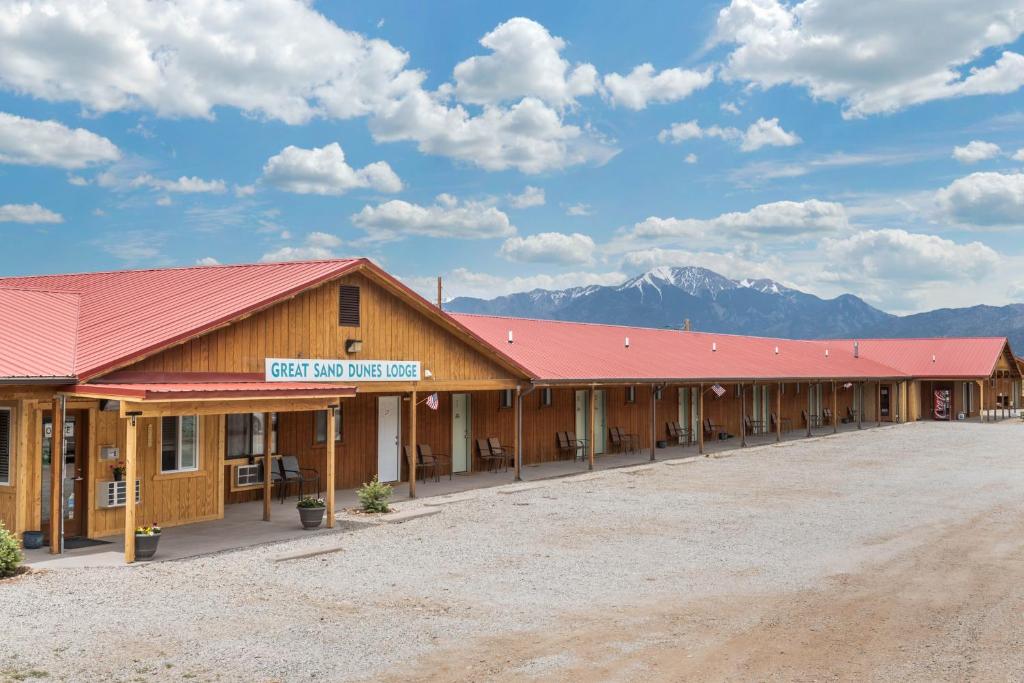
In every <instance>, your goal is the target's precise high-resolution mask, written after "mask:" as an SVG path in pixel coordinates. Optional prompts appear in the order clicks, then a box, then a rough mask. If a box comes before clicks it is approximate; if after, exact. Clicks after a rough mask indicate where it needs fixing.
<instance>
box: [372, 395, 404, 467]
mask: <svg viewBox="0 0 1024 683" xmlns="http://www.w3.org/2000/svg"><path fill="white" fill-rule="evenodd" d="M401 407H402V399H401V397H400V396H380V397H379V398H377V478H378V479H380V481H398V478H399V473H400V472H401V471H402V470H401V467H400V462H401V461H400V460H399V451H400V450H401V449H400V448H399V447H398V441H399V433H400V430H401V425H402V417H401V414H402V413H401Z"/></svg>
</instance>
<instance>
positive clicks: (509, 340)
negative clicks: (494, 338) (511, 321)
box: [508, 330, 515, 344]
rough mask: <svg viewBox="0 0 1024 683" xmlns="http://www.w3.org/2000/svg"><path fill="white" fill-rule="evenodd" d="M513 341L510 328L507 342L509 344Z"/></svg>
mask: <svg viewBox="0 0 1024 683" xmlns="http://www.w3.org/2000/svg"><path fill="white" fill-rule="evenodd" d="M513 341H515V340H514V339H513V338H512V330H509V331H508V343H509V344H511V343H512V342H513Z"/></svg>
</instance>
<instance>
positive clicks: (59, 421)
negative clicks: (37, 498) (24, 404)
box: [50, 397, 64, 555]
mask: <svg viewBox="0 0 1024 683" xmlns="http://www.w3.org/2000/svg"><path fill="white" fill-rule="evenodd" d="M50 426H51V428H52V433H51V435H50V552H51V553H52V554H54V555H59V554H60V553H62V552H64V500H63V495H64V491H63V488H64V402H63V399H62V398H56V397H55V398H54V399H53V411H52V413H51V418H50Z"/></svg>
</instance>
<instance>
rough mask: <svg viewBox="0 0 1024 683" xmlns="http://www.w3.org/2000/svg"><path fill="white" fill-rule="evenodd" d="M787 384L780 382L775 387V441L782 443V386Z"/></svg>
mask: <svg viewBox="0 0 1024 683" xmlns="http://www.w3.org/2000/svg"><path fill="white" fill-rule="evenodd" d="M784 386H785V385H784V384H783V383H782V382H779V386H777V387H775V442H776V443H782V387H784Z"/></svg>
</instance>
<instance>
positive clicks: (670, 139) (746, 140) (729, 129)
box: [658, 118, 801, 152]
mask: <svg viewBox="0 0 1024 683" xmlns="http://www.w3.org/2000/svg"><path fill="white" fill-rule="evenodd" d="M702 138H718V139H720V140H725V141H727V142H738V143H739V146H740V149H741V150H742V151H744V152H753V151H755V150H758V149H761V148H762V147H766V146H770V147H791V146H793V145H797V144H800V142H801V140H800V136H799V135H797V134H796V133H791V132H789V131H786V130H783V128H782V126H780V125H779V120H778V119H777V118H773V119H764V118H759V119H758V120H757V121H756V122H754V123H752V124H750V126H748V127H747V130H746V131H741V130H740V129H739V128H735V127H733V126H725V127H723V126H718V125H714V126H710V127H708V128H702V127H701V125H700V124H699V123H698V122H697V121H683V122H680V123H673V124H672V125H671V126H669V127H668V128H666V129H664V130H662V131H661V132H659V133H658V141H659V142H664V143H671V144H679V143H682V142H686V141H687V140H699V139H702Z"/></svg>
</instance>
